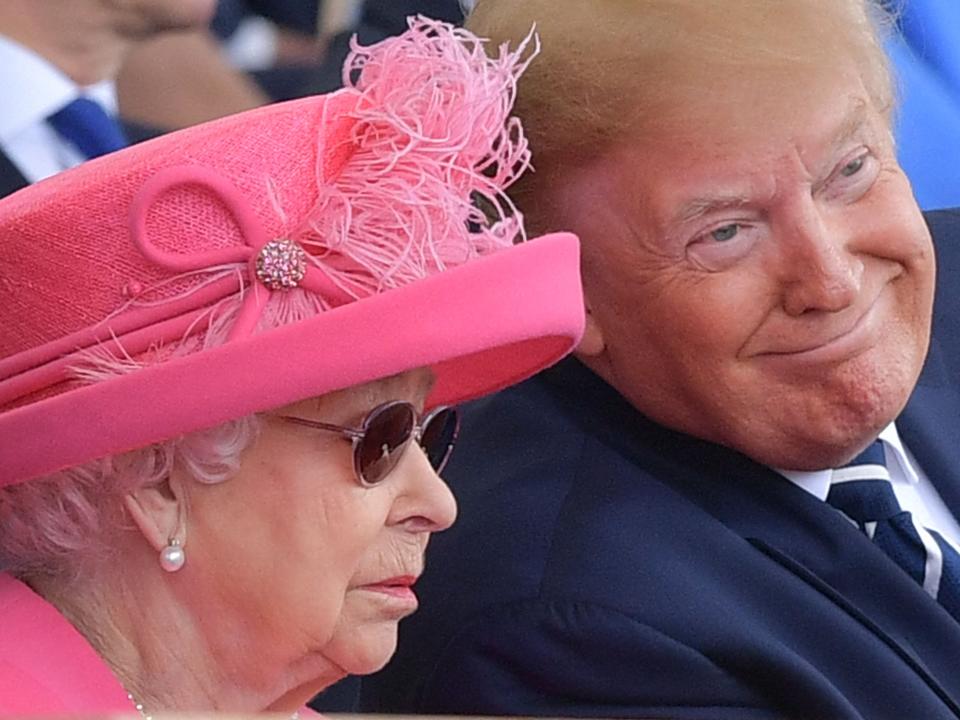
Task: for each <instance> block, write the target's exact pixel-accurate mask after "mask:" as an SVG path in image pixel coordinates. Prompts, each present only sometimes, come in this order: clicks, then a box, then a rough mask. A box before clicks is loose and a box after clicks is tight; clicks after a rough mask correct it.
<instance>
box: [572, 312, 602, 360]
mask: <svg viewBox="0 0 960 720" xmlns="http://www.w3.org/2000/svg"><path fill="white" fill-rule="evenodd" d="M584 311H585V312H586V315H587V318H586V322H585V323H584V328H583V337H582V338H581V339H580V344H579V345H577V348H576V350H574V354H576V355H577V356H578V357H580V358H582V359H584V360H587V359H589V358H596V357H599V356H600V355H601V354H603V351H604V350H605V349H606V347H607V343H606V340H604V337H603V328H601V327H600V322H599V321H598V320H597V316H596V315H594V314H593V311H592V310H591V309H590V300H589V298H587V297H584Z"/></svg>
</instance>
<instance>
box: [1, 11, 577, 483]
mask: <svg viewBox="0 0 960 720" xmlns="http://www.w3.org/2000/svg"><path fill="white" fill-rule="evenodd" d="M527 47H528V43H524V45H523V46H522V47H520V48H518V49H516V50H515V51H513V52H510V51H508V50H507V49H506V48H501V49H500V51H499V53H498V55H497V56H496V57H494V58H489V57H487V56H486V55H485V53H484V51H483V47H482V42H481V41H479V40H477V39H476V38H474V37H473V36H471V35H470V34H469V33H467V32H466V31H463V30H458V29H454V28H452V27H450V26H448V25H445V24H443V23H439V22H435V21H431V20H426V19H424V18H418V19H414V20H412V21H411V25H410V29H409V30H408V31H407V32H406V33H404V34H403V35H402V36H399V37H397V38H391V39H388V40H386V41H384V42H382V43H380V44H378V45H376V46H373V47H371V48H359V47H356V46H355V47H354V49H353V52H352V54H351V56H350V58H349V59H348V61H347V64H346V66H345V68H344V80H345V84H346V85H347V87H346V88H345V89H344V90H342V91H340V92H337V93H333V94H331V95H327V96H320V97H313V98H307V99H304V100H298V101H292V102H289V103H281V104H277V105H273V106H269V107H265V108H261V109H258V110H254V111H251V112H247V113H242V114H240V115H236V116H232V117H229V118H224V119H222V120H219V121H215V122H212V123H207V124H204V125H200V126H197V127H193V128H189V129H187V130H183V131H180V132H178V133H173V134H171V135H167V136H164V137H161V138H158V139H156V140H153V141H151V142H148V143H144V144H142V145H138V146H135V147H132V148H129V149H127V150H123V151H121V152H118V153H114V154H112V155H107V156H105V157H103V158H99V159H97V160H94V161H91V162H89V163H86V164H84V165H82V166H80V167H78V168H75V169H74V170H71V171H68V172H65V173H62V174H61V175H58V176H55V177H53V178H51V179H49V180H47V181H44V182H42V183H39V184H37V185H35V186H32V187H29V188H26V189H25V190H23V191H21V192H19V193H16V194H14V195H12V196H10V197H8V198H6V199H4V200H3V201H0V250H2V252H3V257H4V258H5V261H4V265H3V268H2V270H0V306H2V307H4V308H5V310H6V320H5V322H4V325H3V329H2V331H0V484H5V483H10V482H19V481H23V480H27V479H29V478H32V477H36V476H40V475H43V474H47V473H51V472H55V471H57V470H58V469H61V468H64V467H69V466H72V465H75V464H79V463H82V462H86V461H89V460H92V459H94V458H97V457H101V456H105V455H109V454H114V453H118V452H122V451H124V450H129V449H132V448H136V447H142V446H144V445H148V444H150V443H153V442H158V441H161V440H164V439H167V438H170V437H175V436H177V435H180V434H183V433H186V432H190V431H192V430H197V429H200V428H203V427H208V426H212V425H215V424H218V423H221V422H224V421H226V420H229V419H233V418H237V417H241V416H243V415H247V414H250V413H254V412H259V411H263V410H267V409H270V408H273V407H278V406H281V405H284V404H287V403H290V402H293V401H296V400H299V399H303V398H306V397H312V396H317V395H321V394H323V393H326V392H331V391H333V390H336V389H340V388H343V387H349V386H351V385H356V384H360V383H363V382H367V381H370V380H373V379H376V378H380V377H386V376H389V375H393V374H396V373H399V372H403V371H405V370H408V369H412V368H416V367H423V366H429V367H432V368H433V369H434V372H435V374H436V376H437V382H436V385H435V388H434V391H433V394H432V396H431V398H430V402H431V403H439V402H443V403H450V402H457V401H460V400H464V399H467V398H471V397H475V396H477V395H480V394H483V393H486V392H490V391H492V390H495V389H498V388H500V387H503V386H505V385H507V384H510V383H512V382H515V381H517V380H520V379H522V378H524V377H526V376H528V375H530V374H532V373H534V372H536V371H537V370H538V369H540V368H541V367H543V366H545V365H547V364H550V363H552V362H554V361H556V360H557V359H559V358H560V357H562V356H563V355H564V354H565V353H567V352H568V351H569V350H570V349H571V348H572V346H573V345H574V344H575V343H576V341H577V340H578V338H579V335H580V333H581V331H582V323H583V306H582V297H581V293H580V284H579V272H578V264H579V260H578V244H577V241H576V239H575V238H574V237H573V236H571V235H569V234H556V235H553V236H548V237H543V238H539V239H536V240H534V241H531V242H529V243H522V244H520V245H516V246H515V245H514V241H515V240H517V239H522V237H523V227H522V218H521V216H520V214H519V213H518V212H516V210H515V209H514V208H513V207H512V206H511V205H510V202H509V200H508V199H507V198H506V196H505V194H504V190H505V189H506V188H507V187H508V186H509V185H510V184H511V183H512V182H513V181H514V180H515V179H516V177H517V176H518V175H519V174H520V173H521V172H523V170H524V169H526V167H527V166H528V165H529V151H528V148H527V145H526V140H525V138H524V136H523V132H522V128H521V127H520V123H519V121H518V120H517V119H516V118H510V116H509V112H510V108H511V106H512V102H513V96H514V93H515V87H516V78H517V76H518V75H519V74H520V73H521V72H522V71H523V68H524V67H525V64H526V62H529V59H530V58H529V57H527V58H526V59H523V55H524V53H525V52H526V50H527Z"/></svg>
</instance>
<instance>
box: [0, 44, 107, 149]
mask: <svg viewBox="0 0 960 720" xmlns="http://www.w3.org/2000/svg"><path fill="white" fill-rule="evenodd" d="M0 87H2V88H3V96H4V98H5V99H6V102H5V103H4V108H3V112H2V113H0V143H7V142H10V141H11V140H13V139H14V138H15V137H16V136H17V135H18V134H19V133H20V132H22V131H24V130H26V129H28V128H30V127H31V126H32V125H34V124H36V123H38V122H42V121H44V120H46V118H48V117H49V116H50V115H52V114H53V113H55V112H56V111H57V110H59V109H60V108H62V107H63V106H64V105H66V104H67V103H69V102H70V101H72V100H74V99H75V98H77V97H78V96H80V95H84V96H87V97H89V98H91V99H92V100H96V101H97V102H99V103H100V104H101V105H102V106H103V107H104V109H106V110H107V111H108V112H114V113H115V112H116V110H117V98H116V89H115V87H114V84H113V83H112V82H109V81H104V82H101V83H97V84H95V85H90V86H87V87H80V86H78V85H77V84H76V83H74V82H73V81H72V80H71V79H70V78H68V77H67V76H66V75H64V74H63V72H61V71H60V70H59V69H58V68H56V67H55V66H54V65H52V64H51V63H50V62H48V61H47V60H46V59H44V58H43V57H41V56H39V55H37V54H36V53H35V52H33V51H32V50H30V49H29V48H27V47H24V46H23V45H21V44H20V43H18V42H16V41H14V40H11V39H10V38H7V37H4V36H3V35H0ZM12 99H15V101H13V102H11V100H12Z"/></svg>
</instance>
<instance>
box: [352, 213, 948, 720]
mask: <svg viewBox="0 0 960 720" xmlns="http://www.w3.org/2000/svg"><path fill="white" fill-rule="evenodd" d="M928 221H929V222H930V224H931V226H932V228H933V231H934V235H935V238H936V243H937V246H938V258H939V280H938V291H937V292H938V295H937V299H936V305H935V320H934V325H935V330H934V340H933V344H932V347H931V350H930V354H929V358H928V361H927V363H926V365H925V368H924V371H923V375H922V378H921V380H920V383H919V384H918V386H917V388H916V390H915V392H914V393H913V396H912V398H911V400H910V402H909V405H908V407H907V408H906V409H905V411H904V412H903V414H902V415H901V416H900V417H899V418H898V419H897V427H898V429H899V431H900V434H901V436H902V438H903V439H904V441H905V443H906V444H907V445H908V447H909V448H910V449H911V450H912V451H913V453H914V454H915V456H916V457H917V459H918V461H919V462H920V464H921V465H922V467H923V469H924V470H925V471H926V473H927V474H928V475H929V476H930V478H931V480H932V481H933V482H934V484H935V485H936V487H937V489H938V490H939V492H940V494H941V496H942V497H943V499H944V501H945V502H946V504H947V505H948V506H949V508H950V509H951V511H952V512H953V513H954V514H955V515H958V516H960V429H958V428H960V382H958V378H960V331H958V327H960V292H958V290H960V288H958V286H957V283H958V282H960V280H958V278H960V211H948V212H944V213H938V214H934V215H931V216H928ZM445 476H447V478H448V479H449V481H450V483H451V484H452V485H453V487H454V491H455V493H456V494H457V496H458V498H459V501H460V518H459V520H458V522H457V524H456V525H455V526H454V528H453V529H452V530H450V531H448V532H446V533H442V534H440V535H438V536H437V537H435V538H434V540H433V541H432V545H431V548H430V552H429V554H428V563H427V568H428V569H427V572H426V574H425V575H424V577H423V578H422V579H421V581H420V582H419V583H418V584H417V593H418V595H419V596H420V598H421V601H422V605H421V609H420V611H419V612H418V613H417V614H416V615H414V616H413V617H411V618H409V619H407V620H405V621H404V622H403V623H402V624H401V626H400V644H399V652H398V654H397V656H396V657H395V658H394V660H393V661H392V662H391V663H390V664H389V665H388V666H387V668H386V670H384V671H383V672H381V673H379V674H378V675H375V676H372V677H370V678H365V679H364V680H363V682H362V695H361V707H362V708H363V709H365V710H379V711H390V712H418V713H444V714H445V713H468V714H515V715H581V716H592V717H601V716H607V717H613V716H621V717H622V716H634V717H672V718H768V717H782V716H789V717H798V718H925V719H926V720H933V719H934V718H957V717H960V624H958V623H957V622H956V621H955V620H953V619H952V618H951V617H950V616H949V615H948V614H947V612H946V611H945V610H943V608H942V607H941V606H939V605H938V604H937V603H936V602H935V601H934V600H932V599H931V598H930V597H929V596H927V595H926V594H925V593H924V591H923V590H922V588H921V587H920V586H919V585H918V584H917V583H915V582H914V581H913V580H912V579H910V578H909V577H908V576H907V575H906V574H905V573H904V572H902V571H901V570H900V569H899V568H898V567H896V566H895V565H894V564H893V563H892V562H891V561H890V560H889V559H888V558H887V557H886V556H885V555H884V554H883V553H882V552H880V551H879V550H878V549H877V548H876V547H875V546H874V545H873V544H872V543H871V542H870V541H869V540H868V538H866V537H865V536H864V535H863V534H861V533H860V532H859V531H858V530H857V529H856V528H855V527H854V526H853V525H852V524H851V523H850V522H848V521H847V520H846V519H845V518H843V517H842V516H841V515H840V514H839V513H838V512H836V511H835V510H833V509H831V508H830V507H829V506H827V505H826V504H825V503H823V502H821V501H820V500H818V499H817V498H815V497H813V496H812V495H810V494H808V493H806V492H805V491H803V490H802V489H800V488H798V487H797V486H795V485H793V484H792V483H790V482H789V481H787V480H786V479H784V478H783V477H781V476H780V475H778V474H777V473H775V472H773V471H771V470H770V469H768V468H766V467H763V466H760V465H758V464H756V463H755V462H753V461H751V460H749V459H748V458H746V457H744V456H742V455H740V454H738V453H736V452H734V451H731V450H728V449H725V448H722V447H719V446H717V445H713V444H710V443H706V442H702V441H700V440H697V439H694V438H692V437H689V436H686V435H682V434H678V433H676V432H672V431H670V430H667V429H665V428H663V427H661V426H659V425H656V424H655V423H652V422H650V421H649V420H647V419H645V418H644V417H643V416H641V415H640V414H638V413H637V412H636V411H635V410H634V409H633V408H632V407H631V406H630V405H628V404H627V403H626V402H625V401H624V400H623V399H622V398H621V397H620V395H619V394H618V393H617V392H616V391H614V390H613V389H612V388H611V387H609V386H607V385H606V384H605V383H604V382H603V381H601V380H600V379H599V378H598V377H597V376H596V375H594V374H593V373H591V372H589V371H588V370H587V369H586V368H584V367H583V366H582V365H580V364H579V363H577V362H576V361H574V360H570V359H568V360H566V361H564V362H563V363H561V364H560V365H558V366H556V367H555V368H552V369H551V370H549V371H547V372H544V373H541V374H540V375H539V376H537V377H536V378H534V379H532V380H530V381H528V382H526V383H524V384H522V385H519V386H516V387H514V388H512V389H509V390H507V391H505V392H503V393H500V394H499V395H497V396H494V397H491V398H487V399H484V400H481V401H479V402H477V403H475V404H474V405H473V406H472V407H470V408H469V410H468V412H467V413H466V418H465V423H464V427H463V433H462V445H461V446H460V447H459V448H458V451H457V452H456V453H454V458H453V459H452V461H451V465H450V467H449V471H448V472H446V473H445Z"/></svg>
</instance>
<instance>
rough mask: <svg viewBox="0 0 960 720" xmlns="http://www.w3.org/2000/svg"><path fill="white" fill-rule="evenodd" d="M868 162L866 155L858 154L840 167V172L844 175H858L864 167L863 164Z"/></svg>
mask: <svg viewBox="0 0 960 720" xmlns="http://www.w3.org/2000/svg"><path fill="white" fill-rule="evenodd" d="M865 162H866V155H865V154H864V155H858V156H857V157H855V158H854V159H853V160H851V161H850V162H848V163H847V164H846V165H844V166H843V167H842V168H840V174H841V175H843V177H850V176H852V175H856V174H857V173H858V172H860V171H861V170H862V169H863V164H864V163H865Z"/></svg>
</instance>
